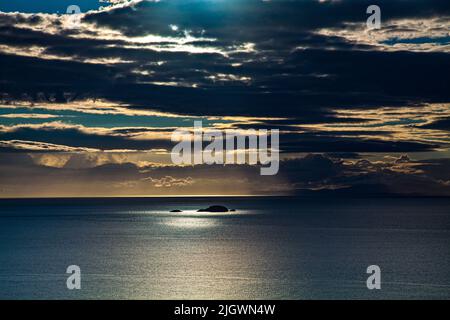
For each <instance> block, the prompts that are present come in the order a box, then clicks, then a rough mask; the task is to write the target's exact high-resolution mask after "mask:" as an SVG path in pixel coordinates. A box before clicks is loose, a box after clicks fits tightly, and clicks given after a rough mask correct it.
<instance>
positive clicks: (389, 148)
mask: <svg viewBox="0 0 450 320" xmlns="http://www.w3.org/2000/svg"><path fill="white" fill-rule="evenodd" d="M69 4H72V5H73V4H75V5H79V7H80V8H81V9H82V12H83V13H82V14H81V16H80V21H79V23H78V24H77V25H76V27H74V26H73V20H71V19H72V16H69V15H64V14H61V13H64V12H65V9H66V8H67V5H69ZM371 4H373V3H372V1H364V0H341V1H339V0H329V1H326V0H321V1H315V0H314V1H313V0H311V1H308V0H298V1H295V0H291V1H288V0H272V1H262V0H183V1H181V0H161V1H140V0H134V1H120V0H116V1H109V3H105V2H100V1H93V0H70V1H50V0H47V1H45V0H36V1H32V2H30V1H24V0H16V1H13V2H12V1H7V0H0V197H4V198H8V197H66V196H67V197H69V196H70V197H72V196H80V197H83V196H163V195H165V196H177V195H308V196H309V195H311V196H313V195H318V196H324V197H325V196H386V195H402V196H403V195H420V196H450V152H449V145H450V136H449V132H450V72H449V71H450V43H449V42H450V29H449V26H450V24H449V22H450V2H449V1H445V0H427V1H425V0H411V1H400V0H389V1H383V0H380V1H377V5H378V6H379V7H380V8H381V28H380V29H376V30H369V29H368V28H367V26H366V20H367V18H368V17H369V15H368V14H367V13H366V9H367V7H368V6H369V5H371ZM198 120H201V121H203V127H204V128H205V130H218V129H235V130H246V129H279V130H280V159H281V162H280V169H279V172H278V174H277V175H274V176H261V175H260V170H259V166H258V165H250V164H240V165H225V166H224V165H206V164H204V165H195V166H186V165H185V166H180V165H174V164H173V163H172V162H171V157H170V153H171V150H172V147H173V145H174V143H173V142H172V141H171V134H172V132H173V131H174V130H176V129H178V128H186V129H189V128H192V127H193V125H194V121H198Z"/></svg>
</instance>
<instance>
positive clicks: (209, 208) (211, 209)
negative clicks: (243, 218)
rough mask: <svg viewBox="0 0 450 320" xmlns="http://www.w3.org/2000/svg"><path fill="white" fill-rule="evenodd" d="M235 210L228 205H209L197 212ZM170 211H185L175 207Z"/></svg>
mask: <svg viewBox="0 0 450 320" xmlns="http://www.w3.org/2000/svg"><path fill="white" fill-rule="evenodd" d="M235 211H236V209H228V208H227V207H225V206H220V205H214V206H209V207H208V208H204V209H198V210H197V212H235ZM170 212H183V211H182V210H179V209H175V210H170Z"/></svg>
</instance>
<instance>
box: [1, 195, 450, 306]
mask: <svg viewBox="0 0 450 320" xmlns="http://www.w3.org/2000/svg"><path fill="white" fill-rule="evenodd" d="M213 204H220V205H225V206H227V207H229V208H235V209H236V210H237V211H236V212H232V213H226V214H217V213H216V214H213V213H196V212H195V211H196V210H197V209H199V208H205V207H207V206H209V205H213ZM172 209H182V210H185V212H183V213H169V211H170V210H172ZM449 209H450V199H432V198H408V199H394V198H390V199H379V198H373V199H301V198H150V199H149V198H145V199H144V198H138V199H125V198H122V199H66V200H64V199H59V200H54V199H53V200H15V201H11V200H0V299H61V298H64V299H94V298H107V299H131V298H135V299H313V298H318V299H366V298H369V299H381V298H389V299H401V298H406V299H419V298H443V299H450V210H449ZM372 264H375V265H379V266H380V268H381V271H382V278H381V281H382V284H381V286H382V288H381V290H368V289H367V288H366V279H367V276H368V275H367V274H366V268H367V267H368V266H369V265H372ZM69 265H79V266H80V267H81V272H82V289H81V290H74V291H69V290H68V289H67V288H66V278H67V276H68V275H66V274H65V271H66V268H67V266H69Z"/></svg>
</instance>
